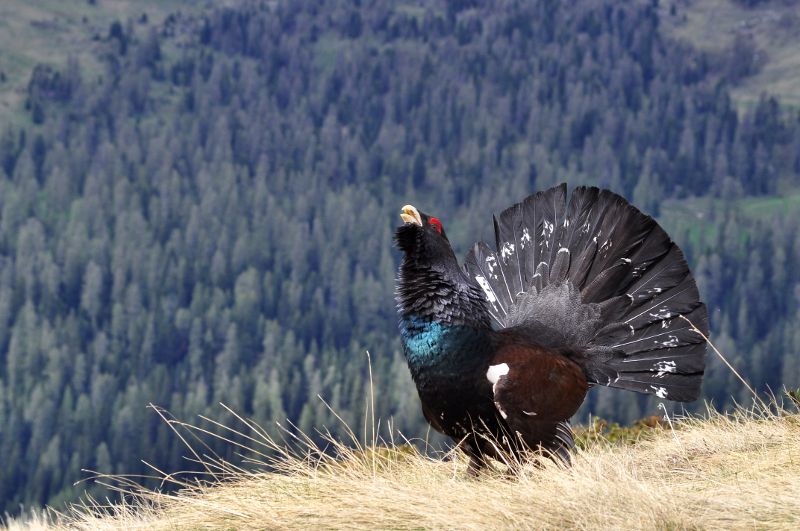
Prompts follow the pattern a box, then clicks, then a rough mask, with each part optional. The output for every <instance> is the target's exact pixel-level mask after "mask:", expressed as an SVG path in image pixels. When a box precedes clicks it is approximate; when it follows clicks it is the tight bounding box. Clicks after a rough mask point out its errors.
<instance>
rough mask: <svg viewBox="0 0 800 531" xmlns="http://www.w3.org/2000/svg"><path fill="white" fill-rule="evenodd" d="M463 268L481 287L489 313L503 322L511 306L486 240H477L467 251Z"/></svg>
mask: <svg viewBox="0 0 800 531" xmlns="http://www.w3.org/2000/svg"><path fill="white" fill-rule="evenodd" d="M464 268H465V270H466V271H467V272H468V273H469V275H470V276H471V277H472V278H474V279H475V281H476V282H477V283H478V285H479V286H480V287H481V289H483V292H484V294H485V295H486V300H487V301H488V302H489V313H490V314H491V315H492V318H494V320H495V321H497V322H498V323H501V324H502V323H504V322H505V319H506V316H507V315H508V308H509V307H510V306H511V302H512V301H511V298H510V296H509V292H508V289H507V287H506V286H505V285H504V284H503V282H502V281H501V280H500V274H499V271H498V265H497V256H496V255H495V254H494V252H492V250H491V249H490V248H489V245H487V244H486V242H478V243H476V244H475V245H473V246H472V249H470V250H469V252H468V253H467V260H466V262H465V263H464Z"/></svg>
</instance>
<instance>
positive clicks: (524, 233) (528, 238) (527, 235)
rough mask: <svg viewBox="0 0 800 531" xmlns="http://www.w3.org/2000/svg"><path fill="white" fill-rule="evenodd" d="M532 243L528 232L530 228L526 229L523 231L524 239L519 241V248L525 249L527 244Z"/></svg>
mask: <svg viewBox="0 0 800 531" xmlns="http://www.w3.org/2000/svg"><path fill="white" fill-rule="evenodd" d="M530 241H531V234H530V233H529V232H528V228H527V227H525V228H524V229H522V238H520V239H519V246H520V248H522V249H524V248H525V244H526V243H528V242H530Z"/></svg>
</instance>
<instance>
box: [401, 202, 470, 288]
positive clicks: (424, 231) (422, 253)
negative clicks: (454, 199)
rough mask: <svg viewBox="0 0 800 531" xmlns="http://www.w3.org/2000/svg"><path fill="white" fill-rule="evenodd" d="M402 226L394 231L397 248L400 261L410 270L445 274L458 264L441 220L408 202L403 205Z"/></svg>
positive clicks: (456, 267)
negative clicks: (427, 270)
mask: <svg viewBox="0 0 800 531" xmlns="http://www.w3.org/2000/svg"><path fill="white" fill-rule="evenodd" d="M400 217H401V218H402V219H403V222H404V223H403V225H401V226H399V227H397V230H396V231H395V233H394V239H395V242H397V247H399V248H400V250H401V251H403V264H404V265H405V266H409V267H411V268H412V269H431V270H435V271H439V272H441V273H445V272H447V271H448V270H450V269H452V268H455V269H459V270H460V268H459V267H458V260H457V259H456V255H455V253H453V249H452V248H451V247H450V240H448V239H447V233H445V231H444V227H443V226H442V223H441V222H440V221H439V220H438V219H436V218H433V217H431V216H429V215H427V214H424V213H422V212H420V211H419V210H417V209H416V208H415V207H413V206H411V205H406V206H404V207H403V209H402V212H401V214H400Z"/></svg>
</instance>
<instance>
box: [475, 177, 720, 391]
mask: <svg viewBox="0 0 800 531" xmlns="http://www.w3.org/2000/svg"><path fill="white" fill-rule="evenodd" d="M495 237H496V239H497V252H494V251H492V250H491V248H490V247H489V246H488V245H487V244H485V243H483V242H480V243H478V244H476V245H475V246H473V248H472V249H471V250H470V252H469V253H468V255H467V260H466V263H465V265H464V269H465V271H466V272H467V274H468V275H470V276H471V277H472V278H473V279H475V280H476V282H477V283H478V284H479V285H480V287H481V288H482V289H483V291H484V293H485V294H486V297H487V299H488V301H489V303H490V313H491V314H492V316H493V317H494V319H495V320H496V321H497V322H498V324H499V325H500V326H501V327H503V328H506V327H509V326H521V327H528V328H529V329H530V330H532V331H535V332H537V333H538V334H544V335H548V334H549V335H550V336H554V337H555V336H557V337H559V338H562V339H556V340H555V342H556V343H557V344H556V345H552V344H551V346H557V347H558V348H560V349H561V350H562V351H564V352H566V353H570V352H572V353H574V358H573V359H574V361H575V362H576V363H578V364H579V365H580V366H581V368H582V369H584V372H585V373H586V374H587V377H588V379H589V380H590V382H591V383H596V384H602V385H608V386H610V387H617V388H621V389H628V390H631V391H636V392H640V393H646V394H654V395H657V396H659V397H661V398H668V399H670V400H677V401H691V400H694V399H696V398H697V397H698V396H699V393H700V383H701V381H702V375H703V371H704V369H705V364H706V346H705V342H704V340H703V338H702V337H701V336H700V335H698V334H697V333H696V332H693V331H692V330H691V328H692V327H691V326H690V325H689V324H688V323H687V322H686V321H685V320H683V319H680V318H678V316H679V315H685V316H686V317H687V318H688V319H690V320H691V322H692V323H693V324H694V325H695V326H696V327H697V328H698V329H699V330H700V331H701V332H703V333H704V334H706V335H707V334H708V312H707V310H706V307H705V305H704V304H703V303H702V302H700V297H699V292H698V290H697V285H696V283H695V281H694V278H693V277H692V275H691V273H690V272H689V266H688V264H687V263H686V259H685V258H684V256H683V253H682V252H681V250H680V249H679V248H678V246H677V245H676V244H675V243H673V242H672V241H670V239H669V236H667V234H666V232H664V230H663V229H662V228H661V227H660V226H659V225H658V223H657V222H656V221H655V220H654V219H653V218H651V217H650V216H647V215H645V214H643V213H642V212H640V211H639V210H638V209H636V208H635V207H633V206H632V205H630V203H628V202H627V201H626V200H625V199H624V198H622V197H621V196H619V195H616V194H614V193H612V192H610V191H608V190H602V191H600V190H599V189H597V188H593V187H592V188H589V187H578V188H576V189H575V190H574V191H573V192H572V196H571V197H570V200H569V204H567V189H566V185H565V184H562V185H560V186H557V187H554V188H550V189H549V190H545V191H542V192H538V193H536V194H533V195H531V196H529V197H527V198H526V199H525V200H524V201H522V202H520V203H517V204H516V205H514V206H512V207H511V208H508V209H506V210H505V211H503V212H502V213H501V214H500V216H499V217H497V218H496V219H495ZM566 284H570V286H569V287H568V289H565V288H564V286H565V285H566ZM576 292H577V293H579V294H580V300H579V301H578V300H577V294H576ZM576 304H578V305H582V306H583V309H582V310H580V311H578V312H576V308H575V305H576ZM560 308H564V310H559V309H560ZM559 311H563V313H564V315H563V316H560V315H559V314H558V313H559ZM545 314H551V315H545ZM552 314H555V315H552ZM575 315H581V316H583V318H581V319H577V318H576V317H575ZM561 317H563V319H562V318H561ZM554 323H556V324H554ZM554 328H560V330H554ZM568 355H569V354H568Z"/></svg>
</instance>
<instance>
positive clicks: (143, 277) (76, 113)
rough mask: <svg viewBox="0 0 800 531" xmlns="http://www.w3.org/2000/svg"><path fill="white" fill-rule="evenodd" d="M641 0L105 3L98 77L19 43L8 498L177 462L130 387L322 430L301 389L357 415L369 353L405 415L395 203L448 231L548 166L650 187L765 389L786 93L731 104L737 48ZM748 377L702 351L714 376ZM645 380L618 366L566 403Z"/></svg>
mask: <svg viewBox="0 0 800 531" xmlns="http://www.w3.org/2000/svg"><path fill="white" fill-rule="evenodd" d="M658 17H659V15H658V10H657V9H656V8H655V7H654V6H653V5H652V4H645V3H640V2H633V1H630V2H619V1H611V0H609V1H606V2H597V1H588V0H586V1H583V0H574V1H568V2H556V1H552V0H547V1H537V2H516V1H511V0H508V1H505V0H497V1H490V0H487V1H485V2H484V1H469V0H460V1H459V0H451V1H447V2H437V1H431V2H428V3H425V5H424V6H422V7H420V6H418V5H417V3H416V2H413V3H412V2H409V3H402V2H393V1H388V0H387V1H381V0H375V1H369V2H367V1H363V0H362V1H353V0H329V1H326V0H313V1H296V0H292V1H288V0H287V1H285V2H281V1H279V2H267V3H264V2H252V3H244V4H242V5H239V6H238V7H236V8H225V9H217V10H214V11H208V12H204V13H199V12H198V13H184V14H176V15H175V16H172V17H169V18H167V19H166V21H165V22H164V23H163V24H161V23H159V24H157V25H156V24H153V23H148V22H146V21H145V22H137V23H135V24H134V23H130V24H126V23H120V24H112V25H111V26H110V28H109V29H108V32H107V33H104V35H102V36H101V40H100V41H99V47H98V53H99V54H100V57H101V59H102V61H103V64H104V65H105V66H104V71H103V73H102V74H101V75H95V74H90V73H86V74H82V73H81V70H80V68H79V65H78V64H76V62H75V61H73V62H71V63H70V64H65V65H64V66H63V68H60V69H53V68H48V67H39V68H37V69H36V70H35V71H34V73H33V75H32V77H31V81H30V84H29V88H28V94H27V108H28V113H29V114H28V116H29V120H30V124H29V125H27V126H13V127H7V128H6V129H5V130H3V131H2V132H0V362H1V363H0V455H2V456H3V458H2V460H0V503H2V504H3V505H2V507H0V510H9V511H15V510H17V508H18V505H19V504H20V503H25V504H27V505H30V504H36V503H40V504H41V503H50V504H57V503H59V502H62V501H64V500H72V499H76V497H77V495H78V494H79V493H81V492H82V491H83V490H84V489H85V488H87V486H86V484H81V485H78V486H73V483H74V482H75V481H76V480H78V479H81V478H83V477H86V474H84V473H82V472H81V469H92V470H96V471H99V472H104V473H120V474H121V473H129V474H136V473H141V474H144V473H148V472H149V469H148V468H147V467H146V466H145V465H144V464H143V463H142V462H141V461H142V460H144V461H146V462H148V463H151V464H152V465H154V466H156V467H157V468H158V469H160V470H164V471H176V470H185V469H187V468H191V467H192V466H193V465H192V463H189V462H187V461H186V460H184V459H183V458H182V456H183V455H187V454H188V452H187V450H186V449H185V448H184V447H183V446H182V443H181V442H180V440H179V439H178V438H177V437H175V436H174V435H172V434H171V432H170V429H169V427H168V426H167V425H166V424H164V423H163V422H162V421H161V420H160V418H159V417H158V416H157V415H156V414H154V413H153V412H152V411H150V410H148V409H147V408H146V406H147V404H149V403H153V404H156V405H158V406H162V407H165V408H167V409H169V410H170V411H171V412H172V413H173V414H175V415H176V416H177V417H178V418H181V419H185V420H191V419H194V418H196V417H195V416H196V415H197V414H204V415H206V416H209V417H211V418H213V419H215V420H218V421H220V422H230V421H231V420H232V417H231V416H230V415H229V414H227V413H225V412H224V410H223V409H222V408H221V407H219V406H218V405H217V404H218V403H219V402H223V403H225V404H226V405H228V406H230V407H231V408H232V409H233V410H235V411H237V412H241V413H242V414H243V415H246V416H248V417H250V418H253V419H254V420H255V421H256V422H258V423H260V424H261V425H263V426H273V425H274V421H281V422H283V421H284V420H285V419H286V418H287V417H288V418H289V419H291V420H292V421H293V422H294V423H296V424H297V425H298V426H299V428H301V429H303V430H304V431H306V432H308V433H312V432H313V429H314V428H320V429H322V427H323V426H327V427H328V428H330V429H331V430H332V431H334V432H336V431H337V430H339V432H341V426H340V425H339V422H338V421H337V420H336V419H335V418H334V416H333V414H332V413H331V412H330V411H329V410H328V409H327V407H326V406H325V404H324V403H323V402H322V401H321V400H319V398H318V397H317V395H320V396H322V397H323V398H324V399H325V400H326V401H327V403H328V404H330V405H331V407H332V408H333V409H334V410H335V411H336V412H337V413H338V414H339V415H341V416H342V417H343V418H344V419H345V420H346V421H348V422H349V423H350V424H351V425H353V426H357V425H359V424H360V423H361V421H362V420H363V418H364V414H365V411H366V404H367V400H368V398H369V382H368V378H367V374H368V368H367V357H366V354H365V351H366V350H369V351H370V352H371V354H372V360H373V374H374V383H375V386H376V388H377V390H378V392H377V393H376V395H375V398H376V405H375V409H376V414H377V415H378V416H380V417H381V418H383V419H388V418H389V417H393V419H394V426H395V428H397V429H400V430H401V431H402V432H403V433H404V434H405V435H406V436H407V437H415V436H420V437H424V436H425V433H426V429H425V425H424V421H423V420H422V417H421V415H420V412H419V406H418V403H417V398H416V392H415V391H414V388H413V384H412V383H411V381H410V378H409V376H408V371H407V368H406V366H405V361H404V360H403V358H402V354H401V352H400V345H399V340H398V333H397V329H396V316H395V306H394V299H393V289H394V276H395V269H396V265H397V260H398V258H399V257H398V254H397V252H396V251H395V250H393V249H392V247H391V233H392V229H393V227H394V226H395V225H396V224H397V223H398V222H399V221H398V220H399V217H398V212H399V207H400V206H402V205H404V204H407V203H413V204H415V205H419V206H420V208H421V209H422V210H424V211H426V212H431V213H434V212H435V213H436V215H437V217H438V218H439V219H441V220H442V222H443V223H444V225H445V226H446V227H447V231H448V234H449V235H450V237H451V240H452V241H453V243H454V245H455V246H456V247H457V249H458V252H459V253H460V254H461V255H462V256H463V254H464V251H465V250H466V248H467V247H468V246H469V245H471V244H472V243H473V242H474V240H476V239H478V238H479V237H481V236H483V237H485V238H488V236H489V235H490V232H489V228H490V222H491V217H490V214H491V213H492V212H498V211H499V210H500V209H501V208H503V207H506V206H508V205H510V204H512V203H513V202H515V201H517V200H519V199H521V198H522V197H524V196H525V195H526V194H528V193H530V192H533V191H535V190H537V189H542V188H545V187H548V186H550V185H553V184H555V183H558V182H562V181H567V182H569V184H570V185H577V184H595V185H598V186H604V187H610V188H612V189H614V190H615V191H617V192H619V193H622V194H624V195H626V196H627V197H628V198H630V199H632V200H633V201H634V202H635V203H636V204H637V205H638V206H639V207H640V208H642V209H643V210H645V211H647V212H649V213H652V214H659V213H660V212H662V211H663V221H664V224H665V226H666V227H667V228H668V229H669V230H671V231H672V233H673V234H674V237H675V238H676V239H677V241H678V242H679V243H680V244H681V245H682V246H683V248H684V249H685V250H686V252H687V256H688V258H689V259H690V261H691V262H692V263H693V264H694V266H695V267H696V270H697V277H698V283H699V284H700V285H701V289H702V291H703V296H704V297H705V299H706V300H707V301H708V303H709V309H710V311H711V314H712V317H711V322H712V329H713V332H714V334H715V335H716V336H718V337H719V338H720V339H719V342H720V346H723V347H725V348H726V349H728V350H727V351H728V352H730V353H731V354H732V356H733V357H734V361H735V362H736V363H737V364H738V366H739V367H740V369H741V371H742V372H744V373H745V374H747V375H748V377H749V378H750V381H751V384H753V385H755V386H757V387H758V388H759V389H762V390H763V389H765V386H766V385H768V384H769V385H771V386H772V387H773V388H776V387H778V386H779V385H781V384H782V383H787V384H791V383H792V382H794V384H795V385H797V381H798V380H800V362H798V358H797V355H796V354H795V353H796V352H797V347H798V345H800V335H798V332H797V330H800V326H798V324H800V323H798V317H797V312H798V298H800V290H798V289H797V288H796V286H798V282H800V267H798V265H800V239H798V236H797V224H798V221H797V215H796V210H790V211H787V212H780V211H776V212H775V213H774V215H772V214H771V213H768V214H766V215H760V216H752V215H750V214H748V211H745V210H744V209H745V207H746V205H748V204H750V203H747V202H748V201H750V202H753V201H760V200H762V199H761V198H763V197H765V196H768V195H770V194H774V193H776V192H778V191H785V190H791V189H793V188H794V187H796V186H797V185H798V179H799V178H798V171H800V125H799V122H798V115H797V114H796V113H795V112H790V111H786V110H783V109H782V108H781V107H780V105H779V104H778V102H777V101H775V100H773V99H769V98H764V99H763V100H762V101H761V103H760V104H759V105H758V106H757V107H756V108H755V109H754V110H753V111H752V112H749V113H747V114H743V115H741V116H740V115H739V114H737V112H736V110H735V108H734V107H733V105H732V103H731V99H730V96H729V92H728V88H727V87H728V84H727V81H726V77H725V76H726V72H728V71H729V70H730V69H729V68H728V67H729V66H730V65H727V64H725V63H724V62H720V61H721V60H719V59H714V60H712V58H710V57H709V56H708V55H706V54H704V53H701V52H698V51H696V50H694V49H692V48H691V47H689V46H688V45H686V44H681V43H677V42H674V41H671V40H669V39H667V38H665V37H663V36H662V34H661V33H660V30H659V24H660V22H659V18H658ZM178 27H180V28H182V29H181V32H182V33H181V34H182V35H183V37H182V38H183V39H184V42H183V44H184V45H183V46H182V48H181V51H180V52H179V53H170V54H166V53H164V52H163V50H164V49H165V48H166V47H167V45H168V44H169V43H171V39H173V35H175V34H176V32H177V30H176V29H175V28H178ZM692 197H702V198H703V199H693V200H692V201H690V202H687V198H692ZM663 198H667V199H668V201H667V202H666V203H663V205H662V199H663ZM687 205H688V206H687ZM743 205H744V206H743ZM662 206H663V209H662ZM685 209H694V210H691V214H692V216H694V217H693V218H688V219H687V216H686V210H685ZM697 214H700V215H702V216H703V217H702V218H698V217H697ZM739 390H740V387H739V386H738V385H737V384H736V382H734V381H732V380H731V379H730V377H729V375H728V373H727V372H725V371H723V370H721V367H720V365H719V364H718V363H717V360H714V359H713V358H712V359H711V366H710V371H709V376H708V385H707V386H706V391H705V393H706V394H705V396H706V398H714V400H715V404H717V405H718V406H723V405H724V404H725V403H726V402H728V403H729V402H730V400H731V399H730V396H731V395H732V394H733V395H736V396H737V398H741V397H740V396H739V395H738V393H739ZM654 405H655V402H653V401H648V399H647V398H646V397H637V396H633V395H631V394H626V393H622V392H614V391H610V390H609V392H605V391H601V392H598V393H594V394H592V396H591V397H590V400H589V402H588V404H587V407H586V409H585V411H589V410H593V411H594V412H596V413H599V414H601V415H605V416H610V417H612V418H614V419H617V420H623V421H629V420H632V419H634V418H638V417H641V416H642V415H643V414H645V413H647V414H652V413H654V412H655V411H654ZM700 406H701V407H702V404H701V405H700ZM284 424H285V423H284ZM269 429H271V430H272V429H274V428H269ZM209 444H211V445H212V448H213V450H214V451H216V452H218V453H220V455H222V456H224V457H225V458H228V459H235V458H236V456H235V455H234V450H235V449H234V448H233V447H232V446H230V445H225V444H221V443H219V442H213V441H209ZM89 488H90V489H94V492H95V493H96V494H100V495H105V494H104V493H102V492H101V490H99V489H100V488H99V487H97V486H89Z"/></svg>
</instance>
